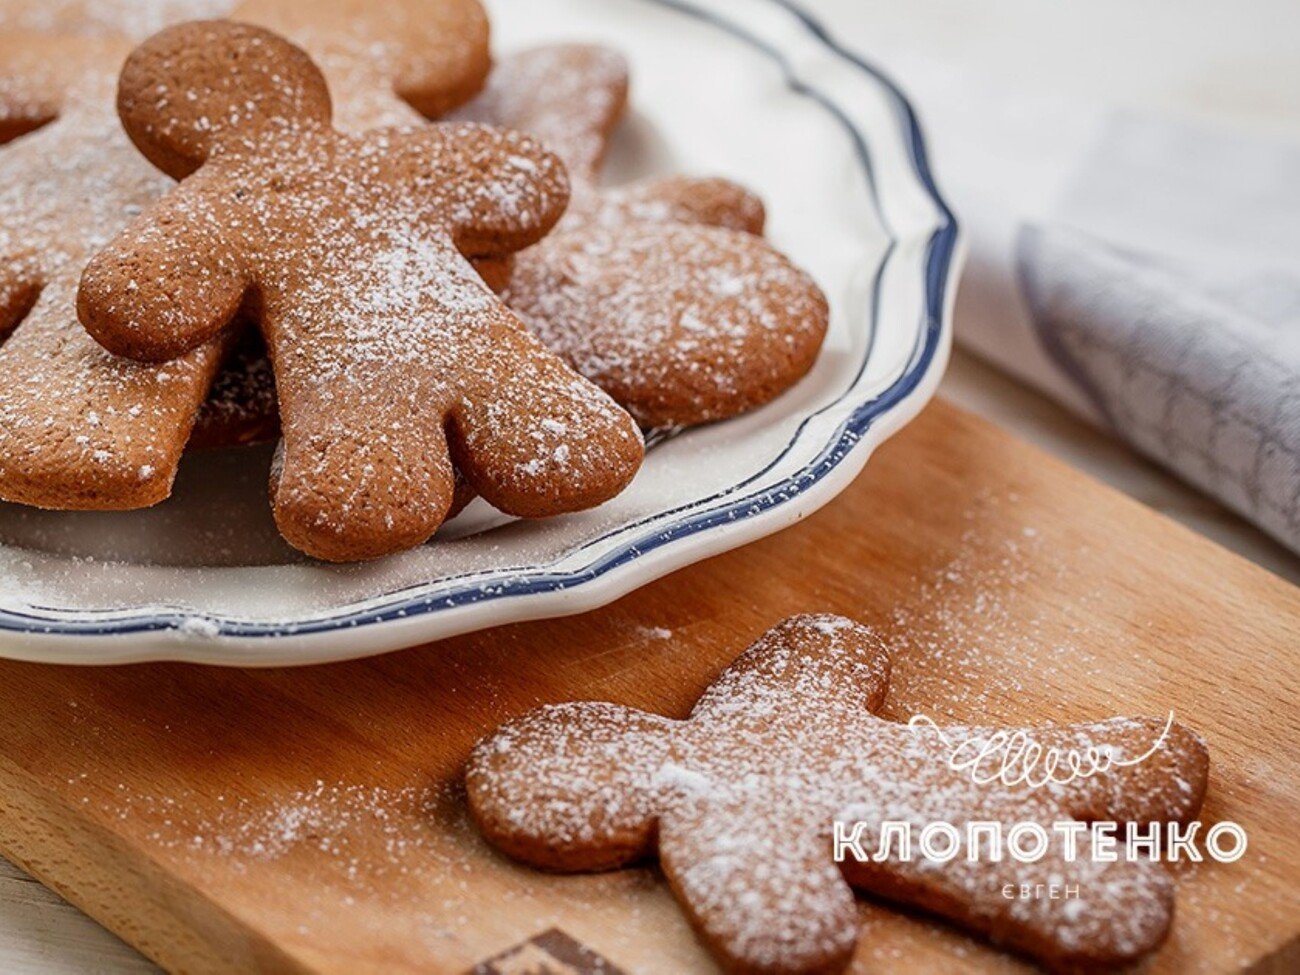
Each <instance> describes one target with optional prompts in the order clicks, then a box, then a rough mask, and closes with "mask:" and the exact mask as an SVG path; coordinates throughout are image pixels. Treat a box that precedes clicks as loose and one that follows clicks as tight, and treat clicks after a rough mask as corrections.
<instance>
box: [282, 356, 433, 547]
mask: <svg viewBox="0 0 1300 975" xmlns="http://www.w3.org/2000/svg"><path fill="white" fill-rule="evenodd" d="M273 358H274V360H275V363H276V377H275V382H276V388H277V389H278V391H279V396H280V414H281V423H282V425H283V431H284V432H283V439H282V440H281V449H280V451H279V453H278V454H277V459H276V464H275V467H274V469H273V471H272V480H271V493H272V500H273V506H274V512H275V521H276V524H277V525H278V526H279V529H280V532H281V534H283V535H284V537H285V539H286V540H287V541H288V542H289V543H290V544H291V545H293V546H294V547H295V548H298V549H300V550H301V551H303V552H306V553H307V554H308V555H312V556H314V557H316V558H319V559H324V560H326V561H333V562H352V561H358V560H362V559H373V558H379V557H381V556H384V555H389V554H391V553H393V552H398V551H402V550H404V549H408V548H411V547H413V546H415V545H419V544H421V543H423V542H424V541H426V540H427V539H428V538H429V537H430V536H431V535H433V533H434V532H435V531H437V529H438V526H439V525H441V524H442V522H443V520H444V519H445V518H446V516H447V512H448V510H449V509H450V508H451V504H452V499H453V496H454V492H455V474H454V472H453V470H452V466H451V459H450V457H449V456H448V451H447V439H446V435H445V434H444V432H443V429H442V427H441V425H440V424H439V422H438V415H437V412H436V411H431V410H429V408H428V404H429V402H430V391H429V390H427V389H423V388H422V387H421V385H420V384H418V383H417V384H410V383H404V382H403V381H402V379H401V378H400V377H398V376H390V377H388V378H387V379H386V380H384V379H377V380H375V381H374V382H373V383H370V382H367V383H365V384H364V385H365V386H366V387H367V391H366V392H365V393H360V392H359V391H358V388H357V387H355V386H353V385H351V384H345V383H335V384H330V383H324V384H322V383H321V382H320V381H319V380H318V378H317V377H316V376H314V375H313V374H312V371H311V370H310V369H307V370H301V369H295V368H285V367H284V365H283V362H284V358H285V356H284V353H283V352H280V353H279V354H278V355H276V356H274V357H273Z"/></svg>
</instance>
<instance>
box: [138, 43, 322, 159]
mask: <svg viewBox="0 0 1300 975" xmlns="http://www.w3.org/2000/svg"><path fill="white" fill-rule="evenodd" d="M117 110H118V115H119V116H120V117H121V119H122V124H123V126H124V127H125V128H126V132H127V134H128V135H129V136H130V137H131V141H132V142H134V143H135V145H136V147H137V148H138V149H139V150H140V152H141V153H142V154H143V155H144V156H145V158H146V159H148V160H149V161H150V162H151V163H153V164H154V165H155V166H157V167H158V168H159V169H161V170H162V171H163V172H165V173H167V175H169V176H172V177H174V178H176V179H181V178H184V177H185V176H188V175H189V174H190V173H192V172H194V170H196V169H197V168H198V167H199V166H201V165H202V164H203V162H204V161H205V160H206V159H207V158H208V156H209V155H211V153H212V151H213V149H214V147H215V146H216V145H218V144H219V143H220V142H222V140H225V139H229V138H231V137H234V136H235V134H236V133H237V134H238V138H240V139H241V140H244V141H248V140H256V139H258V138H259V135H261V134H262V133H265V132H267V131H268V130H271V131H272V132H282V131H283V130H284V129H285V128H286V127H301V126H325V125H328V123H329V120H330V96H329V89H328V88H327V87H326V84H325V78H324V76H323V75H322V74H321V72H320V69H319V68H317V67H316V65H315V64H314V63H313V62H312V60H311V58H310V57H308V56H307V53H306V52H305V51H303V50H302V49H301V48H299V47H297V46H296V45H294V44H291V43H290V42H289V41H287V40H285V39H284V38H282V37H279V36H277V35H276V34H273V33H271V32H270V31H267V30H263V29H261V28H259V27H252V26H249V25H247V24H236V23H231V22H229V21H192V22H190V23H186V24H178V25H176V26H175V27H168V28H166V29H165V30H162V31H160V32H159V33H157V34H155V35H154V36H153V37H151V38H149V39H148V40H147V41H145V42H144V43H143V44H141V45H140V46H139V47H137V48H136V49H135V50H134V51H132V52H131V54H130V56H129V57H128V58H127V59H126V64H125V65H123V67H122V74H121V77H120V79H119V82H118V96H117Z"/></svg>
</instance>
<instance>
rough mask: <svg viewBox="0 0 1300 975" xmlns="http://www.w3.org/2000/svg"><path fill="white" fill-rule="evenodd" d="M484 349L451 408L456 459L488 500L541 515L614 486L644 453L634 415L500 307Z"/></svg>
mask: <svg viewBox="0 0 1300 975" xmlns="http://www.w3.org/2000/svg"><path fill="white" fill-rule="evenodd" d="M495 314H496V315H497V320H496V322H495V323H494V324H493V325H492V329H491V331H492V336H493V337H492V340H491V343H492V346H493V347H494V351H493V353H492V354H491V355H486V356H483V357H482V360H481V361H480V362H479V363H478V368H477V369H476V370H475V373H474V375H473V377H472V380H471V381H472V386H471V388H470V389H468V390H467V391H466V395H465V396H464V397H463V398H462V400H461V401H460V402H459V403H458V404H456V405H455V406H454V407H453V413H452V427H451V432H452V451H453V456H454V457H455V461H456V465H457V467H458V468H459V469H460V470H461V471H462V472H463V473H464V475H465V478H466V480H467V481H469V483H470V485H471V486H472V487H473V488H474V489H475V490H476V491H478V493H479V494H481V495H482V496H483V497H484V498H485V499H486V500H487V502H488V503H489V504H491V505H493V506H494V507H496V508H498V509H499V510H501V511H504V512H506V513H507V514H512V515H518V516H520V517H524V518H540V517H547V516H550V515H557V514H563V513H565V512H570V511H581V510H584V509H586V508H592V507H595V506H596V505H598V504H601V503H602V502H604V501H607V500H609V499H610V498H612V497H614V496H615V495H616V494H618V493H619V492H620V491H622V490H623V489H624V488H625V487H626V486H627V485H628V483H629V482H630V481H631V480H632V478H633V476H634V475H635V474H636V472H637V470H638V468H639V467H640V465H641V459H642V456H643V454H644V452H645V447H644V444H643V442H642V440H641V434H640V431H639V430H638V429H637V427H636V424H635V423H634V422H633V421H632V418H631V417H630V416H628V415H627V414H626V413H625V412H624V411H623V410H622V409H620V408H619V407H618V406H617V405H616V404H615V403H614V401H613V400H612V399H610V398H609V397H608V396H607V395H605V393H603V392H602V391H601V390H600V389H598V388H597V387H596V386H594V385H592V384H591V383H590V382H588V381H587V380H585V379H583V378H582V377H581V376H579V375H578V374H577V373H575V372H573V370H571V369H570V368H569V367H568V366H567V365H565V364H564V363H563V362H562V361H561V360H560V359H559V358H558V357H557V356H555V355H553V354H552V353H550V352H548V351H546V350H545V349H544V348H543V347H542V345H541V344H540V342H538V340H537V339H536V338H534V337H533V336H532V335H530V334H528V333H527V332H526V331H525V330H524V328H523V326H522V325H521V324H519V322H518V321H517V320H516V319H515V318H514V316H513V315H511V314H510V313H509V312H508V311H506V310H505V309H504V307H502V308H499V309H498V310H497V311H496V312H495Z"/></svg>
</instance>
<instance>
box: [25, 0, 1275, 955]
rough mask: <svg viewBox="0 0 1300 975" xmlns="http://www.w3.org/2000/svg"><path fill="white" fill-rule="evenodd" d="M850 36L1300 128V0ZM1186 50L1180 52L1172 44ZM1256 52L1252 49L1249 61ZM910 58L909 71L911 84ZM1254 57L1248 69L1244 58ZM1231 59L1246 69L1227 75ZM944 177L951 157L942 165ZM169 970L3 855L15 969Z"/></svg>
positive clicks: (817, 3)
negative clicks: (1299, 47)
mask: <svg viewBox="0 0 1300 975" xmlns="http://www.w3.org/2000/svg"><path fill="white" fill-rule="evenodd" d="M805 3H806V5H807V6H808V7H809V8H810V9H812V10H813V11H814V12H816V13H817V14H818V15H819V16H820V17H821V18H822V19H823V20H824V21H825V22H826V23H827V24H828V25H829V26H831V27H832V28H833V29H834V30H835V31H836V33H838V34H839V36H840V37H841V38H843V39H844V40H846V41H847V42H849V43H850V44H852V45H853V46H855V47H857V48H858V49H860V50H862V51H863V52H864V53H867V54H869V55H871V56H872V57H874V58H876V59H877V60H879V61H881V62H882V63H884V64H885V65H886V66H890V65H891V63H893V62H894V61H895V55H896V53H897V52H906V53H912V54H919V55H921V56H925V57H938V58H945V59H949V60H951V61H952V62H954V63H956V64H959V65H962V66H969V67H971V68H972V69H977V70H980V71H982V72H986V73H987V75H988V76H989V77H990V78H993V79H995V80H1002V81H1010V82H1016V81H1018V80H1023V79H1026V78H1030V79H1033V82H1032V83H1033V84H1035V85H1039V86H1048V87H1051V88H1055V89H1057V90H1059V91H1061V92H1062V93H1064V94H1069V95H1074V96H1076V97H1102V98H1106V99H1108V100H1111V101H1114V102H1117V103H1121V104H1128V105H1134V106H1138V107H1145V108H1155V109H1160V110H1167V111H1170V112H1174V113H1179V114H1183V115H1193V116H1198V117H1202V118H1209V119H1213V120H1216V121H1224V122H1228V123H1231V124H1234V125H1242V126H1247V127H1250V128H1254V129H1256V130H1262V131H1268V132H1272V133H1275V134H1282V135H1284V136H1287V137H1291V138H1300V58H1296V57H1295V55H1294V44H1295V38H1296V37H1300V4H1296V3H1295V2H1294V0H1253V2H1239V3H1235V4H1228V3H1223V2H1222V0H1167V2H1156V0H1076V2H1064V0H1051V2H1046V3H1045V2H1043V0H988V2H985V3H979V4H977V3H972V2H970V0H897V2H895V3H891V4H885V3H880V2H877V0H805ZM1172 50H1176V51H1177V52H1178V54H1177V56H1176V57H1174V56H1170V55H1169V53H1168V52H1170V51H1172ZM1247 55H1248V57H1247ZM905 64H906V57H899V58H898V60H897V63H896V64H894V65H893V66H894V67H895V68H896V69H897V70H896V74H897V75H898V78H899V80H900V81H901V82H902V83H903V85H904V87H906V81H907V79H906V73H905V70H903V67H904V66H905ZM1247 64H1248V65H1249V67H1248V68H1243V67H1242V66H1243V65H1247ZM1225 66H1232V67H1231V69H1226V68H1225ZM939 169H940V177H941V178H942V160H941V159H940V160H939ZM942 394H943V395H945V396H947V397H949V398H950V399H952V400H954V401H955V402H957V403H959V404H961V405H962V406H964V407H966V408H967V409H970V410H973V411H974V412H976V413H979V414H981V415H983V416H986V417H988V418H989V419H991V420H993V421H995V422H997V423H999V424H1000V425H1002V426H1003V427H1006V428H1008V429H1010V430H1013V431H1015V432H1016V433H1018V434H1019V435H1021V436H1022V437H1024V438H1025V439H1027V440H1030V441H1032V442H1033V443H1036V444H1038V445H1039V446H1041V447H1043V448H1045V449H1046V450H1048V451H1050V452H1051V453H1053V454H1056V455H1057V456H1060V457H1062V458H1064V459H1065V460H1067V461H1068V462H1069V463H1071V464H1073V465H1075V466H1076V467H1078V468H1081V469H1082V470H1085V471H1087V472H1089V473H1090V474H1092V475H1093V476H1095V477H1097V478H1099V479H1101V480H1103V481H1106V482H1108V483H1110V484H1112V485H1114V486H1115V487H1117V488H1119V489H1120V490H1122V491H1125V492H1127V493H1128V494H1130V495H1132V496H1133V497H1135V498H1137V499H1139V500H1141V501H1143V502H1145V503H1146V504H1148V505H1150V506H1151V507H1153V508H1155V509H1157V510H1159V511H1162V512H1164V513H1165V514H1167V515H1169V516H1170V517H1172V518H1176V519H1177V520H1179V521H1181V522H1183V523H1185V524H1187V525H1189V526H1190V527H1192V528H1194V529H1195V530H1197V531H1199V532H1201V533H1203V534H1205V535H1207V536H1209V537H1211V538H1213V539H1215V540H1216V541H1218V542H1219V543H1220V544H1223V545H1225V546H1227V547H1228V548H1230V549H1233V550H1235V551H1237V552H1239V553H1240V554H1242V555H1243V556H1245V557H1247V558H1250V559H1252V560H1254V561H1256V562H1258V563H1260V564H1261V565H1264V566H1266V567H1268V568H1269V569H1271V570H1272V571H1274V572H1277V573H1278V574H1280V575H1283V576H1285V577H1287V578H1289V579H1291V580H1292V581H1294V582H1297V583H1300V559H1297V558H1296V557H1295V556H1293V555H1291V554H1290V553H1288V552H1287V551H1286V550H1284V549H1283V548H1281V547H1280V546H1279V545H1277V544H1276V543H1274V542H1272V541H1270V540H1269V539H1268V538H1267V537H1265V536H1264V535H1262V534H1261V533H1260V532H1258V531H1256V530H1255V529H1253V528H1252V527H1250V526H1249V525H1247V524H1245V523H1244V522H1242V521H1241V519H1239V518H1237V517H1236V516H1235V515H1233V514H1231V513H1230V512H1228V511H1226V510H1224V509H1223V508H1222V507H1220V506H1219V505H1218V504H1216V503H1215V502H1214V501H1211V500H1209V499H1208V498H1206V497H1205V496H1204V495H1201V494H1199V493H1197V492H1195V491H1192V490H1190V489H1188V488H1187V487H1185V486H1183V485H1182V484H1181V483H1180V482H1178V481H1176V480H1175V479H1173V478H1172V477H1170V476H1168V475H1167V474H1164V473H1163V472H1162V471H1160V470H1159V469H1158V468H1156V467H1154V466H1153V465H1151V464H1150V463H1148V462H1146V461H1145V460H1143V459H1141V458H1140V457H1138V456H1136V455H1135V454H1134V453H1133V452H1131V451H1130V450H1128V449H1127V448H1125V447H1124V446H1122V445H1120V444H1117V443H1116V442H1115V441H1114V440H1112V439H1110V438H1108V437H1106V436H1104V435H1103V434H1101V433H1099V432H1098V431H1096V430H1094V429H1092V428H1090V427H1088V426H1087V425H1086V424H1083V423H1081V422H1080V421H1078V420H1076V419H1075V418H1073V417H1072V416H1070V415H1069V414H1068V413H1066V412H1065V411H1064V410H1062V409H1061V408H1059V407H1057V406H1056V405H1055V404H1053V403H1051V402H1049V401H1048V400H1046V399H1044V398H1043V397H1041V396H1039V395H1037V394H1036V393H1033V392H1030V391H1029V390H1027V389H1025V388H1024V387H1022V386H1019V385H1017V384H1016V383H1014V382H1011V381H1009V380H1007V379H1006V378H1005V377H1003V376H1002V375H1000V374H999V373H997V372H995V371H994V370H992V369H990V368H989V367H988V366H986V365H984V364H983V363H981V362H979V361H978V360H976V359H974V358H973V357H971V356H968V355H965V354H964V353H962V352H960V351H958V352H957V353H956V354H955V355H954V357H953V363H952V366H951V367H950V369H949V372H948V375H947V377H946V378H945V380H944V383H943V387H942ZM153 971H157V969H156V968H155V967H154V966H153V965H152V964H151V963H150V962H149V961H148V960H146V959H145V958H143V957H142V956H141V955H139V954H138V953H136V952H135V950H134V949H132V948H130V947H129V946H128V945H126V944H124V943H123V942H122V941H120V940H118V939H117V938H116V937H115V936H114V935H112V934H110V933H109V932H108V931H106V930H104V929H103V928H101V927H100V926H99V925H98V924H96V923H95V922H94V921H92V920H91V919H90V918H88V917H86V916H85V915H84V914H82V913H81V912H80V911H78V910H77V909H76V908H75V907H72V906H71V905H69V904H68V903H67V902H65V901H64V900H62V899H61V898H60V897H58V895H56V894H54V893H52V892H51V891H49V890H47V889H46V888H44V887H42V886H41V885H40V884H39V883H37V882H36V881H34V880H32V879H31V878H30V877H28V876H27V875H25V874H24V873H22V871H20V870H18V869H17V868H16V867H13V866H12V865H10V864H9V863H7V862H5V861H4V860H3V859H0V972H4V973H11V975H27V973H40V975H56V973H57V975H65V973H66V975H74V973H75V975H82V973H85V972H96V973H103V975H122V973H138V972H153Z"/></svg>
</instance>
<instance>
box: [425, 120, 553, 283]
mask: <svg viewBox="0 0 1300 975" xmlns="http://www.w3.org/2000/svg"><path fill="white" fill-rule="evenodd" d="M403 149H404V158H403V164H404V165H408V166H410V167H411V168H413V169H416V170H417V171H423V173H424V175H422V176H421V177H420V179H419V181H418V185H419V186H420V189H421V191H422V192H424V193H425V194H427V195H428V197H429V199H430V202H431V204H432V205H431V207H430V213H431V214H432V215H433V219H434V220H435V221H436V222H438V223H443V222H444V221H446V220H447V219H448V217H450V229H451V233H452V238H453V240H455V242H456V246H457V247H458V248H459V249H460V252H461V253H462V254H464V255H465V256H466V257H470V258H475V257H500V256H502V255H505V254H511V253H514V252H515V251H518V250H523V249H524V248H525V247H531V246H532V245H533V244H535V243H537V242H538V241H539V240H541V239H542V238H543V237H544V236H546V234H547V233H548V232H549V231H550V230H551V228H552V227H554V226H555V224H556V223H557V222H558V221H559V219H560V217H561V216H562V215H563V213H564V208H565V206H567V205H568V202H569V178H568V175H567V173H566V172H565V169H564V164H563V163H562V162H560V159H559V157H558V156H556V155H554V154H553V153H550V152H547V151H546V150H545V149H544V148H542V145H541V143H539V142H538V141H537V140H536V139H534V138H532V137H531V136H527V135H524V134H522V133H519V132H514V131H511V130H509V129H498V128H493V127H492V126H488V125H479V124H477V123H474V122H449V123H446V124H444V125H440V126H437V127H436V128H434V129H421V130H419V132H418V134H417V135H416V136H414V137H412V138H411V139H410V140H408V141H407V142H406V143H405V145H404V146H403Z"/></svg>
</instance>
